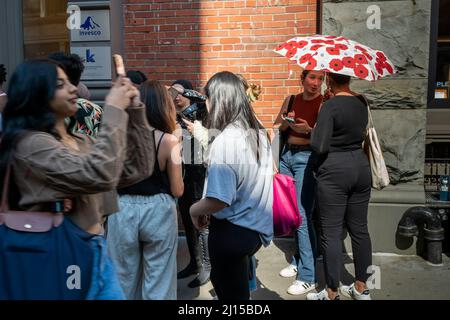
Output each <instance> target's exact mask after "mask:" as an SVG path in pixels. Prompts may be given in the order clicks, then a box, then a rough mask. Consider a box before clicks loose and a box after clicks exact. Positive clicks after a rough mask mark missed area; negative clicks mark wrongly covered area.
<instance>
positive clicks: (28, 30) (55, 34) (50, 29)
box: [22, 0, 70, 59]
mask: <svg viewBox="0 0 450 320" xmlns="http://www.w3.org/2000/svg"><path fill="white" fill-rule="evenodd" d="M22 6H23V35H24V55H25V59H32V58H46V57H47V56H48V54H49V53H51V52H56V51H64V52H69V50H70V44H69V30H68V29H67V27H66V20H67V13H66V10H67V1H63V0H22Z"/></svg>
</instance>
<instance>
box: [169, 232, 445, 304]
mask: <svg viewBox="0 0 450 320" xmlns="http://www.w3.org/2000/svg"><path fill="white" fill-rule="evenodd" d="M179 239H180V240H179V248H178V270H181V269H183V268H184V267H185V266H186V265H187V263H188V252H187V246H186V241H185V239H184V238H183V237H180V238H179ZM293 244H294V243H293V241H292V240H290V239H281V240H276V241H275V242H274V243H272V244H271V245H270V246H269V247H268V248H262V249H261V250H260V251H259V252H258V253H257V255H256V258H257V264H258V267H257V271H256V273H257V279H258V290H257V291H256V292H254V293H252V298H253V299H255V300H304V299H305V295H300V296H292V295H290V294H288V293H287V292H286V290H287V288H288V287H289V285H290V284H291V283H292V281H293V280H294V278H282V277H280V276H279V275H278V272H279V271H280V270H281V269H283V268H284V267H285V266H287V265H288V262H287V261H288V260H289V259H288V256H287V255H288V254H289V253H290V252H292V250H293ZM344 262H345V268H344V269H343V272H342V282H343V283H344V284H350V283H351V282H352V280H353V277H352V275H353V274H354V272H353V263H352V259H351V257H349V256H346V257H345V258H344ZM373 264H374V265H375V266H378V267H380V280H381V281H380V286H381V289H374V290H371V295H372V299H377V300H384V299H386V300H415V299H424V300H428V299H430V300H435V299H445V300H450V285H449V284H450V258H449V257H448V256H446V255H445V254H444V255H443V265H442V266H431V265H430V264H428V263H427V262H426V261H425V260H424V259H422V258H420V257H417V256H399V255H392V254H381V253H375V254H374V256H373ZM318 277H319V285H320V288H323V287H324V277H323V266H322V263H319V264H318ZM192 279H193V276H191V277H189V278H186V279H180V280H178V299H179V300H211V299H212V297H213V294H214V289H213V288H212V285H211V283H210V282H209V283H208V284H206V285H204V286H202V287H201V288H196V289H191V288H188V286H187V284H188V282H189V281H191V280H192Z"/></svg>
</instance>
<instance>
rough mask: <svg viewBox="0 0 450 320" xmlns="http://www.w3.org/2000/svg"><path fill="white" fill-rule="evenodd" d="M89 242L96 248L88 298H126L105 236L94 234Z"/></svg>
mask: <svg viewBox="0 0 450 320" xmlns="http://www.w3.org/2000/svg"><path fill="white" fill-rule="evenodd" d="M89 243H90V244H91V246H92V249H93V250H94V268H93V271H92V281H91V287H90V289H89V292H88V294H87V297H86V300H125V295H124V293H123V291H122V287H121V286H120V283H119V278H118V276H117V273H116V271H115V267H114V264H113V262H112V260H111V258H110V257H109V256H108V255H107V253H106V241H105V238H104V237H103V236H94V237H92V239H91V240H89Z"/></svg>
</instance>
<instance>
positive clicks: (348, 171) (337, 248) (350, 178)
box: [306, 73, 372, 300]
mask: <svg viewBox="0 0 450 320" xmlns="http://www.w3.org/2000/svg"><path fill="white" fill-rule="evenodd" d="M327 84H328V86H329V88H330V89H331V92H332V93H333V94H334V98H333V99H330V100H328V101H327V102H325V103H324V105H323V107H322V109H321V111H320V113H319V118H318V120H317V125H316V128H315V129H314V130H313V131H312V138H311V146H312V148H313V149H314V150H315V151H316V152H317V153H318V154H319V155H320V156H322V158H324V159H322V161H323V162H321V164H320V166H319V169H318V172H317V176H316V177H317V200H318V201H317V203H318V206H319V220H320V226H321V231H322V232H321V245H322V252H323V254H324V267H325V278H326V283H327V288H326V289H324V290H323V291H321V292H319V293H309V294H308V295H307V296H306V298H307V299H308V300H334V299H338V298H339V295H338V288H339V280H340V274H341V266H342V241H341V236H342V228H343V226H344V223H345V225H346V226H347V229H348V231H349V234H350V236H351V239H352V249H353V256H354V263H355V272H356V281H355V283H354V284H353V285H351V286H350V287H342V288H341V292H342V294H344V295H346V296H349V297H352V298H355V299H357V300H370V294H369V290H368V289H367V286H366V280H367V278H368V277H369V274H368V273H367V268H368V267H369V266H370V265H371V264H372V248H371V241H370V236H369V232H368V228H367V211H368V205H369V199H370V191H371V173H370V165H369V161H368V159H367V156H366V154H365V153H364V151H363V149H362V148H361V145H362V142H363V141H364V138H365V132H366V126H367V120H368V113H367V112H368V111H367V107H366V105H365V104H364V103H363V100H360V98H358V95H357V94H356V93H354V92H352V91H351V90H350V88H349V84H350V77H349V76H346V75H339V74H335V73H330V74H328V77H327Z"/></svg>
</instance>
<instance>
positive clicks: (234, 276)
mask: <svg viewBox="0 0 450 320" xmlns="http://www.w3.org/2000/svg"><path fill="white" fill-rule="evenodd" d="M208 245H209V256H210V258H211V282H212V284H213V286H214V290H215V291H216V294H217V297H218V298H219V300H249V299H250V289H249V272H250V270H249V268H250V263H249V261H250V257H251V256H252V255H254V254H255V253H256V252H257V251H258V250H259V248H261V239H260V237H259V233H258V232H256V231H253V230H250V229H247V228H243V227H240V226H237V225H235V224H232V223H231V222H229V221H228V220H225V219H224V220H219V219H216V218H214V217H211V224H210V226H209V241H208Z"/></svg>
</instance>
